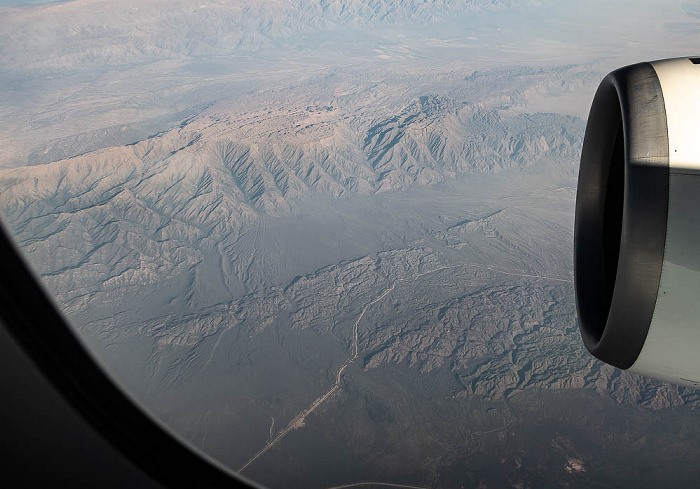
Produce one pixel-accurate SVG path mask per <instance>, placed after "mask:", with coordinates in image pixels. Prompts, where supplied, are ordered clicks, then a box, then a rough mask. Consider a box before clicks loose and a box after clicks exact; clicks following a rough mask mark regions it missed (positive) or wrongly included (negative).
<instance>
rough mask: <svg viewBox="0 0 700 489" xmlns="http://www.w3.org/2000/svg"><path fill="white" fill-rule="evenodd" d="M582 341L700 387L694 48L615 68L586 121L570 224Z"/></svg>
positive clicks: (699, 115)
mask: <svg viewBox="0 0 700 489" xmlns="http://www.w3.org/2000/svg"><path fill="white" fill-rule="evenodd" d="M574 264H575V280H574V283H575V288H576V306H577V309H578V317H579V327H580V330H581V336H582V338H583V341H584V344H585V345H586V348H588V350H589V351H590V352H591V353H592V354H593V355H594V356H596V357H597V358H599V359H601V360H603V361H605V362H607V363H609V364H611V365H614V366H616V367H619V368H623V369H629V370H631V371H634V372H637V373H640V374H643V375H647V376H650V377H654V378H658V379H662V380H666V381H670V382H673V383H676V384H682V385H687V386H692V387H698V386H700V58H678V59H671V60H662V61H654V62H650V63H639V64H635V65H631V66H627V67H624V68H620V69H618V70H616V71H613V72H612V73H610V74H609V75H608V76H606V77H605V78H604V79H603V81H602V82H601V84H600V87H599V88H598V91H597V92H596V95H595V98H594V100H593V105H592V107H591V112H590V115H589V118H588V124H587V126H586V135H585V138H584V144H583V150H582V154H581V167H580V170H579V180H578V190H577V195H576V221H575V229H574Z"/></svg>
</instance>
